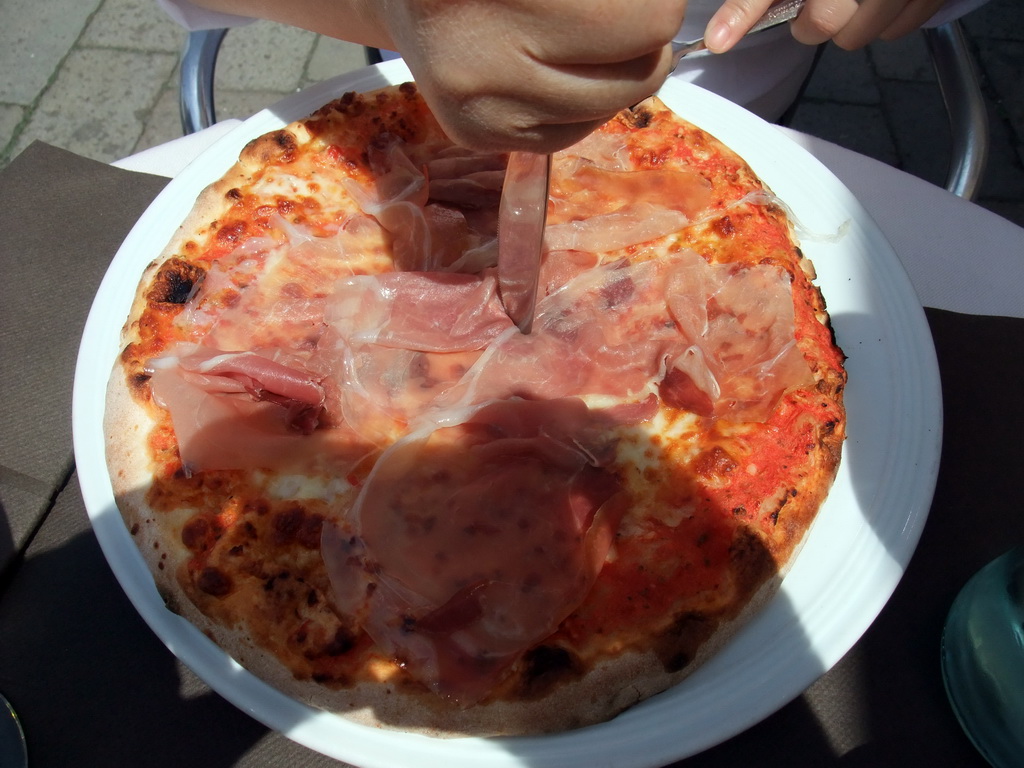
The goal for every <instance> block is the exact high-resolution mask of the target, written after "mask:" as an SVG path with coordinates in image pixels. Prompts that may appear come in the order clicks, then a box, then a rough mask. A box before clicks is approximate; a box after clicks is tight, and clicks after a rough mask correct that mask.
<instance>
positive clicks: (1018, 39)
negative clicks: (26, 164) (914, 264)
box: [0, 0, 1024, 258]
mask: <svg viewBox="0 0 1024 768" xmlns="http://www.w3.org/2000/svg"><path fill="white" fill-rule="evenodd" d="M964 27H965V30H966V32H967V35H968V38H969V42H970V45H971V48H972V50H973V52H974V54H975V57H976V61H977V64H978V67H979V71H980V74H981V78H982V84H983V89H984V92H985V97H986V102H987V105H988V110H989V120H990V128H991V147H990V153H989V163H988V166H987V171H986V174H985V177H984V180H983V183H982V187H981V191H980V194H979V196H978V202H979V203H980V204H982V205H984V206H985V207H987V208H989V209H990V210H993V211H995V212H996V213H999V214H1000V215H1002V216H1005V217H1006V218H1008V219H1010V220H1012V221H1014V222H1016V223H1017V224H1020V225H1022V226H1024V87H1022V82H1024V2H1022V0H990V2H989V3H988V4H987V5H985V6H983V7H982V8H980V9H979V10H977V11H975V12H973V13H971V14H969V15H968V16H967V17H965V19H964ZM184 39H185V33H184V31H183V30H181V29H180V28H179V27H178V26H177V25H176V24H175V23H174V22H172V21H171V20H170V19H168V18H167V17H166V16H165V15H164V14H163V13H162V12H161V11H160V10H159V8H158V7H157V6H156V4H155V3H154V2H153V0H0V72H3V73H4V76H3V78H2V79H0V168H2V167H3V166H4V165H5V164H6V163H7V162H9V161H10V159H12V158H13V157H15V156H16V155H17V154H18V153H20V152H21V151H22V150H23V149H24V148H25V147H26V146H28V145H29V144H30V143H31V142H32V141H34V140H36V139H40V140H42V141H46V142H48V143H50V144H53V145H56V146H58V147H62V148H64V149H68V150H70V151H72V152H76V153H78V154H80V155H83V156H86V157H90V158H93V159H96V160H101V161H111V160H115V159H118V158H120V157H124V156H126V155H129V154H132V153H133V152H137V151H139V150H141V149H145V148H146V147H150V146H154V145H156V144H160V143H163V142H165V141H169V140H170V139H173V138H176V137H177V136H180V135H181V126H180V120H179V117H178V104H177V87H178V69H177V65H178V58H179V53H180V51H181V47H182V45H183V43H184ZM364 64H365V58H364V52H363V49H362V48H361V47H359V46H355V45H351V44H348V43H343V42H339V41H336V40H332V39H329V38H324V37H320V36H317V35H314V34H312V33H310V32H306V31H304V30H299V29H293V28H290V27H285V26H281V25H277V24H272V23H269V22H262V21H261V22H256V23H254V24H251V25H249V26H245V27H241V28H238V29H234V30H232V31H231V32H230V33H229V34H228V36H227V38H226V39H225V43H224V46H223V48H222V49H221V53H220V57H219V59H218V66H217V73H216V98H217V114H218V117H219V118H221V119H223V118H228V117H239V118H244V117H247V116H249V115H251V114H253V113H254V112H256V111H258V110H259V109H261V108H262V107H264V106H266V105H268V104H271V103H273V102H275V101H277V100H278V99H280V98H282V97H283V96H286V95H288V94H289V93H292V92H294V91H296V90H300V89H302V88H304V87H306V86H308V85H310V84H311V83H314V82H317V81H320V80H323V79H325V78H328V77H331V76H334V75H337V74H341V73H343V72H347V71H350V70H352V69H356V68H358V67H361V66H363V65H364ZM790 125H791V126H792V127H794V128H797V129H799V130H802V131H804V132H806V133H810V134H812V135H815V136H819V137H822V138H825V139H828V140H830V141H833V142H835V143H837V144H840V145H842V146H845V147H848V148H850V149H853V150H856V151H858V152H861V153H863V154H866V155H869V156H871V157H874V158H876V159H878V160H881V161H883V162H886V163H889V164H891V165H894V166H896V167H899V168H902V169H903V170H906V171H908V172H910V173H913V174H915V175H917V176H920V177H921V178H924V179H927V180H928V181H931V182H933V183H936V184H942V183H943V181H944V178H945V173H946V162H947V158H948V154H949V149H948V147H949V130H948V124H947V121H946V114H945V110H944V107H943V102H942V98H941V95H940V93H939V90H938V86H937V83H936V81H935V76H934V73H933V70H932V67H931V63H930V60H929V57H928V52H927V48H926V46H925V43H924V40H923V37H922V36H921V35H919V34H914V35H911V36H909V37H907V38H904V39H903V40H899V41H895V42H892V43H883V42H878V43H874V44H872V45H870V46H868V47H867V48H865V49H863V50H860V51H855V52H847V51H842V50H840V49H838V48H836V47H835V46H832V45H829V46H826V48H825V50H824V53H823V55H822V57H821V60H820V62H819V64H818V66H817V68H816V69H815V72H814V74H813V76H812V78H811V80H810V82H809V83H808V86H807V89H806V92H805V94H804V98H803V100H802V101H801V103H800V105H799V107H798V108H797V110H796V112H795V114H794V116H793V119H792V121H791V123H790ZM1022 258H1024V255H1022Z"/></svg>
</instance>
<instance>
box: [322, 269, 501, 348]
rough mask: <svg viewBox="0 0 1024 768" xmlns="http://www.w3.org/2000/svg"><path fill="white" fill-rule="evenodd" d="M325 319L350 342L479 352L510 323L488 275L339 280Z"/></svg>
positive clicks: (393, 275)
mask: <svg viewBox="0 0 1024 768" xmlns="http://www.w3.org/2000/svg"><path fill="white" fill-rule="evenodd" d="M328 321H329V322H330V323H331V324H332V325H333V326H334V327H335V329H337V330H338V331H339V333H340V334H341V335H342V336H344V337H345V338H346V339H348V341H349V343H350V344H353V345H356V344H378V345H380V346H384V347H394V348H400V349H409V350H415V351H422V352H464V351H467V350H479V349H483V348H484V347H486V346H487V344H488V343H490V341H491V340H492V339H494V338H495V337H497V336H498V335H499V334H500V333H501V332H502V331H504V330H506V329H508V328H510V327H511V326H512V321H511V320H510V319H509V317H508V315H507V314H505V311H504V309H503V308H502V306H501V302H500V301H499V299H498V293H497V282H496V281H495V279H494V277H493V276H480V275H465V274H459V273H445V272H433V273H427V272H389V273H385V274H382V275H362V276H359V277H351V278H347V279H345V280H342V281H340V282H339V283H338V284H337V286H336V287H335V291H334V296H333V298H332V303H331V309H330V311H329V313H328Z"/></svg>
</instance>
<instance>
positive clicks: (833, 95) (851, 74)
mask: <svg viewBox="0 0 1024 768" xmlns="http://www.w3.org/2000/svg"><path fill="white" fill-rule="evenodd" d="M804 98H805V99H811V100H818V101H836V102H842V103H844V104H878V103H879V102H880V101H881V100H882V95H881V93H880V91H879V90H878V84H877V82H876V79H875V73H874V70H873V69H872V68H871V61H870V60H869V58H868V53H867V51H866V50H859V51H844V50H843V49H842V48H839V47H838V46H836V45H833V44H832V43H826V44H825V47H824V49H823V50H822V52H821V56H820V57H819V58H818V63H817V64H816V65H815V67H814V71H813V73H812V74H811V79H810V80H809V81H808V83H807V89H806V90H805V91H804Z"/></svg>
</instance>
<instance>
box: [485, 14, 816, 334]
mask: <svg viewBox="0 0 1024 768" xmlns="http://www.w3.org/2000/svg"><path fill="white" fill-rule="evenodd" d="M803 6H804V0H784V2H781V3H777V4H775V5H773V6H772V7H771V8H769V9H768V11H767V12H766V13H765V14H764V15H763V16H762V17H761V18H760V19H758V21H757V22H756V23H755V24H754V25H753V26H752V27H751V28H750V29H749V30H748V31H747V33H746V34H747V35H752V34H755V33H757V32H761V31H763V30H766V29H770V28H772V27H775V26H778V25H779V24H782V23H784V22H787V21H789V20H791V19H793V18H795V17H796V15H797V14H798V13H800V9H801V8H803ZM706 47H707V46H706V45H705V43H704V39H703V38H701V39H700V40H694V41H691V42H684V43H679V42H673V43H672V69H671V70H670V73H671V72H672V71H675V68H676V67H677V66H678V65H679V62H680V60H681V59H682V58H683V57H684V56H686V55H688V54H691V53H695V52H696V51H702V50H705V49H706ZM550 181H551V155H539V154H536V153H533V152H512V153H511V154H510V155H509V159H508V167H507V169H506V171H505V182H504V185H503V186H502V190H501V204H500V207H499V210H498V293H499V297H500V298H501V302H502V304H503V305H504V307H505V311H506V312H507V313H508V316H509V318H511V320H512V322H513V323H515V324H516V326H517V327H518V328H519V330H520V331H522V332H523V333H529V332H530V330H531V329H532V327H533V314H534V309H535V307H536V305H537V286H538V278H539V277H540V262H541V252H542V251H543V246H544V225H545V222H546V220H547V210H548V185H549V183H550Z"/></svg>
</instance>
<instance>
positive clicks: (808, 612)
mask: <svg viewBox="0 0 1024 768" xmlns="http://www.w3.org/2000/svg"><path fill="white" fill-rule="evenodd" d="M408 77H409V75H408V71H407V70H406V69H405V67H404V65H403V64H402V63H401V62H387V63H386V64H383V65H380V66H378V67H375V68H369V69H366V70H361V71H359V72H356V73H353V74H350V75H346V76H342V77H340V78H337V79H335V80H331V81H328V82H325V83H321V84H319V85H317V86H314V87H313V88H310V89H309V90H307V91H304V92H301V93H298V94H295V95H294V96H292V97H289V98H287V99H285V100H284V101H282V102H281V103H279V104H277V105H275V106H274V107H272V108H270V109H269V110H265V111H263V112H261V113H259V114H257V115H255V116H254V117H252V118H251V119H249V120H247V121H246V122H245V123H243V124H242V125H241V126H240V127H239V128H238V129H236V130H235V131H233V132H231V133H230V134H229V135H227V136H226V137H225V138H223V139H221V140H220V141H219V142H218V143H216V144H214V145H213V146H212V147H211V148H210V149H209V150H208V151H206V152H205V153H203V154H202V155H201V156H200V157H199V158H198V159H197V160H196V161H195V162H194V163H192V164H191V165H190V166H189V167H188V168H187V169H186V170H185V171H184V172H182V173H181V174H180V175H179V176H178V177H177V178H175V179H174V180H173V181H172V182H171V183H170V184H169V185H168V186H167V187H166V189H165V190H164V191H163V192H162V193H161V194H160V196H159V197H157V199H156V200H155V201H154V202H153V204H152V206H151V207H150V208H149V209H148V210H147V211H146V213H145V214H144V215H143V216H142V218H141V219H140V220H139V222H138V223H137V224H136V226H135V228H134V229H133V230H132V231H131V233H130V234H129V236H128V238H127V239H126V240H125V242H124V244H123V246H122V247H121V249H120V250H119V251H118V253H117V256H116V257H115V259H114V261H113V263H112V264H111V266H110V268H109V270H108V272H107V275H106V277H105V279H104V280H103V283H102V285H101V286H100V289H99V292H98V294H97V296H96V300H95V303H94V305H93V308H92V312H91V314H90V316H89V319H88V323H87V325H86V328H85V332H84V337H83V339H82V346H81V350H80V353H79V360H78V369H77V375H76V379H75V391H74V414H73V426H74V436H75V456H76V460H77V466H78V475H79V478H80V481H81V485H82V493H83V496H84V499H85V503H86V507H87V509H88V512H89V515H90V518H91V520H92V524H93V527H94V528H95V531H96V535H97V538H98V539H99V542H100V544H101V546H102V548H103V551H104V553H105V555H106V557H107V559H108V561H109V562H110V565H111V568H112V569H113V570H114V573H115V575H116V576H117V578H118V580H119V581H120V583H121V585H122V587H123V588H124V590H125V592H126V593H127V594H128V596H129V598H130V599H131V601H132V602H133V604H134V605H135V607H136V608H137V609H138V611H139V612H140V613H141V615H142V616H143V618H144V619H145V620H146V621H147V622H148V623H149V625H150V626H151V627H152V629H153V630H154V631H155V632H156V633H157V635H158V636H159V637H160V638H161V639H162V640H163V641H164V642H165V643H166V644H167V646H168V648H170V650H171V651H173V652H174V653H175V654H176V655H177V656H178V657H179V658H180V659H181V660H182V661H183V662H185V663H186V664H188V665H189V666H190V667H191V668H192V669H193V670H194V671H195V672H196V673H197V674H198V675H199V676H200V677H202V678H203V679H204V680H205V681H206V682H207V683H209V685H210V686H211V687H212V688H214V689H215V690H217V691H218V692H219V693H220V694H221V695H223V696H224V697H225V698H227V699H228V700H230V701H231V702H233V703H234V704H235V705H237V706H238V707H240V708H241V709H243V710H244V711H246V712H248V713H249V714H251V715H252V716H253V717H255V718H257V719H258V720H260V721H262V722H263V723H265V724H266V725H267V726H269V727H271V728H274V729H277V730H279V731H281V732H283V733H284V734H285V735H287V736H288V737H290V738H292V739H294V740H295V741H297V742H299V743H301V744H305V745H306V746H308V747H310V748H312V749H314V750H317V751H319V752H322V753H324V754H327V755H329V756H332V757H335V758H338V759H340V760H345V761H348V762H350V763H354V764H356V765H358V766H362V768H378V767H381V768H383V767H384V766H402V767H403V768H404V767H405V766H410V765H417V766H424V767H425V768H429V767H430V766H443V767H444V768H512V767H517V768H525V767H526V766H529V768H546V767H548V766H565V765H588V766H609V767H611V766H615V767H616V768H641V767H646V766H660V765H664V764H666V763H669V762H672V761H674V760H678V759H680V758H683V757H686V756H688V755H692V754H695V753H697V752H700V751H702V750H704V749H707V748H708V747H711V746H713V745H715V744H717V743H719V742H721V741H724V740H725V739H727V738H729V737H730V736H733V735H735V734H737V733H739V732H740V731H743V730H745V729H746V728H748V727H750V726H751V725H753V724H754V723H756V722H758V721H759V720H761V719H763V718H765V717H766V716H768V715H769V714H771V713H772V712H774V711H775V710H777V709H779V708H780V707H782V706H783V705H784V704H786V703H787V702H789V701H790V700H791V699H793V698H795V697H796V696H798V695H799V694H800V693H801V692H802V691H803V690H804V689H805V688H807V686H809V685H810V684H811V683H812V682H814V680H815V679H817V678H818V677H819V676H820V675H821V674H822V673H824V672H825V671H826V670H828V669H829V668H830V667H831V666H832V665H833V664H835V663H836V662H837V661H838V660H839V659H840V657H841V656H843V654H845V653H846V651H847V650H849V649H850V648H851V647H852V646H853V644H854V643H855V642H856V641H857V639H858V638H859V637H860V636H861V634H862V633H863V632H864V630H866V629H867V627H868V626H869V625H870V624H871V622H872V621H873V620H874V618H875V617H876V616H877V614H878V612H879V611H880V610H881V609H882V606H883V605H884V604H885V602H886V601H887V600H888V598H889V596H890V595H891V593H892V591H893V589H895V587H896V584H897V582H898V581H899V579H900V577H901V575H902V573H903V570H904V568H905V566H906V564H907V562H908V561H909V559H910V556H911V554H912V552H913V550H914V547H915V546H916V544H917V540H918V537H919V535H920V532H921V528H922V526H923V525H924V521H925V517H926V515H927V512H928V508H929V506H930V504H931V498H932V492H933V490H934V484H935V479H936V475H937V471H938V462H939V449H940V443H941V418H942V411H941V397H940V389H939V374H938V367H937V364H936V360H935V355H934V349H933V346H932V342H931V335H930V333H929V330H928V326H927V323H926V321H925V318H924V313H923V311H922V309H921V305H920V303H919V302H918V300H917V297H916V296H915V294H914V290H913V288H912V287H911V284H910V282H909V279H908V278H907V276H906V273H905V272H904V271H903V268H902V266H901V265H900V263H899V261H898V259H897V257H896V255H895V253H894V252H893V250H892V248H891V247H890V246H889V244H888V243H887V242H886V240H885V238H884V236H883V235H882V234H881V232H880V231H879V230H878V228H877V227H876V226H875V224H874V223H873V222H872V221H871V219H870V217H869V216H868V214H867V213H866V212H865V210H864V209H863V208H862V207H861V205H860V204H859V203H858V202H857V200H856V199H855V198H854V197H853V195H852V194H851V193H850V192H849V191H848V190H847V189H846V188H845V187H844V186H843V185H842V184H841V183H840V182H839V180H838V179H836V178H835V177H834V176H833V175H832V174H831V173H830V172H829V171H828V170H827V169H826V168H825V167H824V166H822V165H821V164H820V163H819V162H818V161H817V160H815V159H814V158H813V157H811V156H810V155H809V154H807V153H806V152H805V151H804V150H803V149H801V148H800V147H798V146H796V145H795V144H794V143H792V142H791V141H790V140H789V139H788V138H786V137H785V136H784V135H783V134H781V133H780V132H779V131H777V130H775V129H774V128H773V127H772V126H770V125H769V124H767V123H764V122H763V121H761V120H760V119H758V118H756V117H754V116H752V115H751V114H749V113H747V112H745V111H743V110H741V109H739V108H738V107H736V106H734V105H733V104H731V103H729V102H727V101H724V100H723V99H720V98H719V97H717V96H714V95H712V94H710V93H708V92H705V91H702V90H700V89H698V88H695V87H694V86H691V85H688V84H683V83H677V82H670V83H668V84H667V85H666V86H665V88H664V89H663V91H662V93H661V96H662V97H663V99H664V100H665V101H666V103H668V105H669V106H671V107H672V108H673V109H675V110H676V111H677V112H678V113H679V114H680V115H682V116H683V117H685V118H686V119H688V120H690V121H692V122H694V123H696V124H697V125H699V126H701V127H702V128H704V129H705V130H708V131H710V132H711V133H712V134H714V135H716V136H717V137H718V138H719V139H721V140H722V141H724V142H725V143H726V144H727V145H729V146H730V147H732V149H734V150H735V151H736V152H738V153H739V154H740V155H741V156H742V157H744V158H745V159H746V160H747V161H748V162H749V163H750V165H751V166H752V167H753V169H754V171H755V172H756V173H757V174H758V175H759V176H760V177H761V178H762V179H763V180H764V181H765V182H766V183H767V184H768V186H769V187H771V189H772V190H774V192H775V193H776V194H777V195H778V196H779V197H780V198H781V199H782V200H784V201H785V202H786V204H787V205H788V206H789V207H790V208H791V209H792V212H793V214H794V215H795V218H796V220H797V222H798V229H799V230H800V234H801V238H802V244H803V247H804V250H805V252H806V253H807V255H808V256H809V257H810V258H811V259H812V260H813V262H814V265H815V267H816V269H817V271H818V275H819V279H818V283H819V285H820V286H821V289H822V292H823V293H824V295H825V298H826V301H827V302H828V306H829V310H830V312H831V316H832V322H833V324H834V327H835V330H836V334H837V337H838V341H839V343H840V345H841V346H842V347H843V349H844V350H845V351H846V353H847V355H848V356H849V361H848V367H849V375H850V381H849V386H848V388H847V390H846V404H847V408H848V413H849V439H848V441H847V443H846V446H845V448H844V457H843V461H842V464H841V466H840V470H839V475H838V478H837V480H836V483H835V486H834V488H833V490H832V492H831V494H830V495H829V497H828V500H827V502H826V504H825V505H824V507H823V509H822V510H821V513H820V515H819V518H818V520H817V522H816V523H815V525H814V528H813V530H812V531H811V534H810V536H809V538H808V541H807V543H806V545H805V547H804V549H803V551H802V553H801V554H800V556H799V558H798V559H797V561H796V564H795V566H794V567H793V569H792V571H791V572H790V574H789V576H788V577H787V578H786V579H785V581H784V583H783V585H782V589H781V592H780V594H779V595H778V597H777V598H776V599H775V600H774V601H773V602H772V603H771V604H770V605H769V606H768V607H767V608H766V609H765V610H764V611H763V612H762V613H761V614H759V615H758V616H757V617H756V618H755V619H754V620H753V621H752V622H751V623H750V624H749V625H747V626H746V628H745V629H744V630H743V631H742V632H741V633H740V634H739V635H738V636H737V637H736V638H735V639H734V641H732V642H731V643H730V644H729V645H728V646H726V648H725V649H724V650H723V651H722V652H721V653H720V654H718V655H717V656H716V657H714V658H713V659H712V660H711V661H710V662H709V663H707V664H706V665H705V666H703V667H701V668H700V669H698V670H697V671H696V672H695V673H694V674H693V675H692V676H691V677H690V678H688V679H687V680H686V681H684V682H683V683H682V684H681V685H679V686H677V687H675V688H673V689H672V690H670V691H668V692H666V693H664V694H661V695H660V696H656V697H654V698H652V699H650V700H648V701H646V702H644V703H642V704H640V705H639V706H636V707H634V708H633V709H631V710H629V711H627V712H625V713H624V714H622V715H621V716H619V717H617V718H615V719H614V720H612V721H610V722H607V723H604V724H601V725H597V726H593V727H590V728H585V729H581V730H578V731H573V732H568V733H563V734H556V735H551V736H542V737H523V738H502V739H480V738H473V739H447V740H440V739H432V738H429V737H424V736H418V735H412V734H405V733H398V732H392V731H385V730H377V729H372V728H366V727H363V726H358V725H354V724H352V723H350V722H348V721H346V720H344V719H343V718H341V717H337V716H335V715H332V714H328V713H325V712H321V711H318V710H314V709H311V708H309V707H306V706H304V705H302V704H300V703H298V702H296V701H294V700H292V699H290V698H288V697H286V696H284V695H282V694H281V693H279V692H277V691H276V690H274V689H272V688H270V687H269V686H267V685H265V684H264V683H263V682H261V681H260V680H258V679H257V678H255V677H254V676H253V675H251V674H249V673H248V672H246V671H245V670H243V669H241V668H240V667H239V666H238V665H237V664H235V663H234V662H233V661H232V660H231V659H230V658H229V657H228V656H226V655H225V654H224V653H223V652H221V651H220V650H219V649H218V648H217V647H216V646H214V645H213V644H212V643H211V642H210V641H209V640H208V639H207V638H206V637H205V636H204V635H202V634H201V633H200V632H199V631H198V630H196V629H195V628H194V627H193V626H192V625H190V624H188V623H187V622H185V621H183V620H182V619H180V618H179V617H178V616H176V615H175V614H172V613H170V612H168V611H167V610H166V609H165V608H164V607H163V603H162V601H161V600H160V598H159V596H158V595H157V592H156V590H155V588H154V586H153V582H152V580H151V578H150V576H149V573H148V571H147V569H146V566H145V564H144V563H143V560H142V558H141V556H140V554H139V552H138V551H137V550H136V547H135V544H134V543H133V541H132V539H131V537H130V536H129V534H128V532H127V531H126V529H125V527H124V525H123V524H122V522H121V517H120V515H119V514H118V512H117V509H116V507H115V504H114V496H113V492H112V489H111V486H110V482H109V480H108V476H107V470H106V466H105V463H104V447H103V437H102V435H103V432H102V424H101V421H102V412H103V404H104V393H105V390H106V384H107V377H108V372H109V371H110V370H111V368H112V366H113V363H114V360H115V357H116V355H117V354H118V351H119V340H118V339H119V333H120V330H121V326H122V324H123V322H124V319H125V317H126V315H127V313H128V310H129V306H130V303H131V300H132V297H133V296H134V293H135V288H136V285H137V282H138V279H139V276H140V275H141V272H142V270H143V268H144V267H145V265H146V264H147V263H148V262H149V261H150V260H152V259H153V258H154V257H155V256H156V255H157V254H158V253H159V252H160V251H161V250H162V246H163V244H164V243H166V242H167V241H168V239H169V238H170V236H171V234H172V233H173V231H174V230H175V228H176V227H177V226H178V224H179V223H180V222H181V221H182V220H183V219H184V217H185V215H186V214H187V213H188V211H189V210H190V208H191V206H192V204H193V202H194V200H195V198H196V195H197V194H198V193H199V192H200V190H201V189H202V188H203V187H204V186H205V185H206V184H208V183H210V182H211V181H213V180H215V179H217V178H218V177H219V176H221V175H222V174H223V173H224V171H225V170H226V169H227V168H228V167H229V166H230V165H231V164H232V163H233V162H234V161H235V160H236V159H237V156H238V152H239V151H240V149H241V148H242V146H243V145H244V144H245V143H246V142H247V141H248V140H250V139H251V138H254V137H256V136H259V135H261V134H263V133H265V132H267V131H269V130H273V129H276V128H279V127H281V126H283V125H285V124H287V123H288V122H290V121H291V120H293V119H297V118H300V117H302V116H304V115H306V114H308V113H310V112H312V111H314V110H315V109H316V108H318V107H319V106H321V105H322V104H323V103H325V102H327V101H329V100H330V99H332V98H334V97H335V96H337V95H340V94H341V93H343V92H345V91H348V90H367V89H372V88H376V87H379V86H382V85H385V84H387V83H397V82H402V81H403V80H406V79H408Z"/></svg>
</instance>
